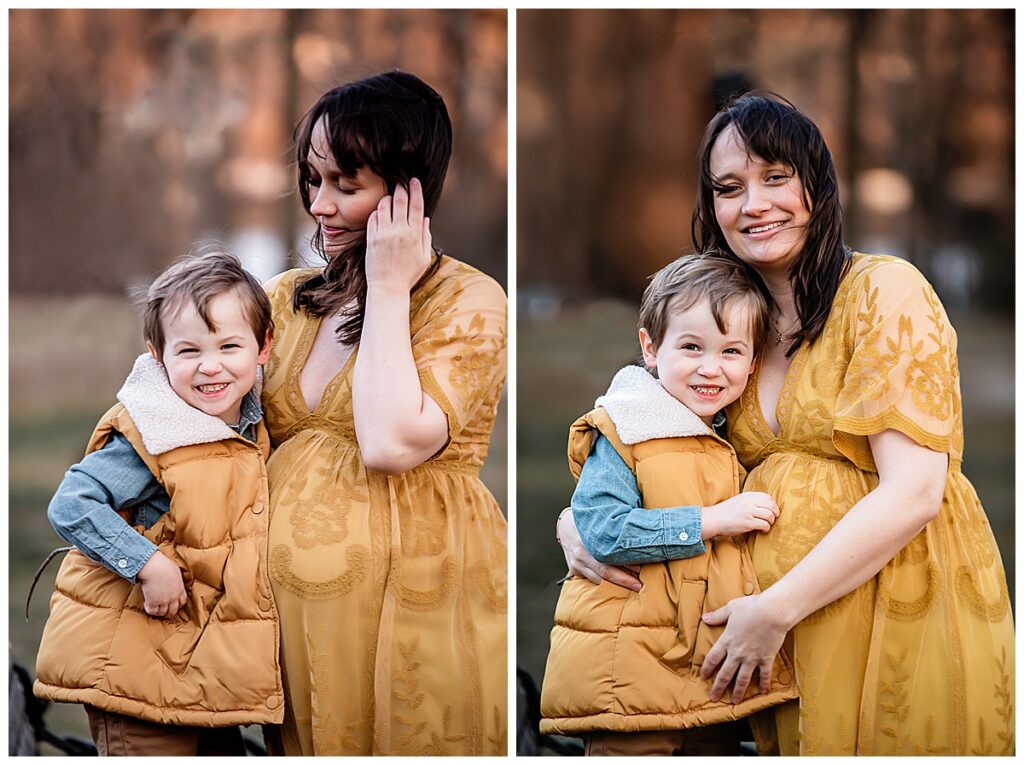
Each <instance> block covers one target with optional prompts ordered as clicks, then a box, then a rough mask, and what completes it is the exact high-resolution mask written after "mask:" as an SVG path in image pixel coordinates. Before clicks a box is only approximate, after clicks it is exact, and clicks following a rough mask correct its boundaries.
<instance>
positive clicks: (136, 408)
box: [117, 353, 259, 455]
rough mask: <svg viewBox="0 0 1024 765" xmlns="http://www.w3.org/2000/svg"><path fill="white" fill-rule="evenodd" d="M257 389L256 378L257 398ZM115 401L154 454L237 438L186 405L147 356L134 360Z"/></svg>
mask: <svg viewBox="0 0 1024 765" xmlns="http://www.w3.org/2000/svg"><path fill="white" fill-rule="evenodd" d="M258 388H259V379H258V376H257V388H256V392H257V395H258ZM117 400H118V401H120V402H121V403H122V404H124V408H125V409H127V410H128V414H129V415H130V416H131V418H132V422H134V423H135V427H137V428H138V429H139V433H141V434H142V443H143V444H145V446H146V450H147V451H148V452H149V453H150V454H153V455H158V454H164V453H165V452H169V451H171V449H177V448H178V447H179V446H192V445H194V444H209V443H213V442H214V441H223V440H225V439H228V438H233V437H234V436H235V435H237V434H236V433H235V431H233V430H232V429H231V428H230V427H229V426H228V425H227V424H226V423H225V422H224V421H223V420H221V419H219V418H217V417H213V416H212V415H209V414H206V413H205V412H201V411H199V410H198V409H196V408H195V407H193V406H189V405H188V404H186V403H185V401H183V400H182V399H181V397H179V396H178V394H177V393H175V392H174V390H173V389H172V388H171V384H170V382H169V381H168V380H167V372H166V371H164V365H163V364H161V363H160V362H159V361H157V360H156V359H154V358H153V357H152V356H151V355H150V354H148V353H143V354H142V355H141V356H139V357H138V358H137V359H135V366H134V367H132V371H131V374H129V375H128V379H126V380H125V381H124V385H122V386H121V390H119V391H118V392H117Z"/></svg>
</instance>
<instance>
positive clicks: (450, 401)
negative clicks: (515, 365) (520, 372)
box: [412, 267, 508, 442]
mask: <svg viewBox="0 0 1024 765" xmlns="http://www.w3.org/2000/svg"><path fill="white" fill-rule="evenodd" d="M448 281H449V282H450V283H448V284H445V285H444V286H442V288H441V289H440V290H439V292H442V293H443V294H441V295H439V296H436V297H437V299H436V302H435V300H434V298H431V300H430V302H431V303H434V305H432V306H429V307H427V308H426V309H425V310H428V311H429V312H430V313H429V317H428V318H427V320H426V321H424V322H423V324H422V326H417V325H416V324H414V326H413V337H412V341H413V344H412V352H413V356H414V357H415V359H416V367H417V369H418V370H419V376H420V384H421V385H422V386H423V391H424V392H425V393H426V394H427V395H429V396H430V397H431V398H433V399H434V400H435V401H436V402H437V404H438V405H439V406H440V407H441V409H442V410H443V411H444V413H445V416H446V417H447V418H448V438H449V442H450V441H451V440H452V439H454V438H455V437H456V436H457V435H458V434H459V433H460V432H461V431H462V429H463V428H465V427H466V425H467V424H468V423H469V422H471V421H472V419H473V416H474V414H475V413H476V412H477V411H478V410H479V409H480V407H481V405H482V404H485V403H493V404H496V403H497V398H498V396H499V395H500V393H501V386H502V384H503V382H504V380H505V346H506V343H507V340H508V331H507V327H506V315H505V310H506V298H505V293H504V291H503V290H502V289H501V286H500V285H498V283H497V282H495V281H494V280H493V279H491V278H489V277H487V276H485V275H483V274H481V273H479V272H477V271H475V270H472V269H468V267H467V268H466V270H465V271H460V272H459V273H456V274H455V275H454V276H453V277H451V278H450V279H449V280H448Z"/></svg>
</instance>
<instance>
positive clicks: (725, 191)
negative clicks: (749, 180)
mask: <svg viewBox="0 0 1024 765" xmlns="http://www.w3.org/2000/svg"><path fill="white" fill-rule="evenodd" d="M711 189H712V190H713V191H714V192H715V196H719V197H727V196H729V195H730V194H735V193H736V192H737V191H739V190H740V187H739V186H712V187H711Z"/></svg>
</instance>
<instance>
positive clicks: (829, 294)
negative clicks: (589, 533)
mask: <svg viewBox="0 0 1024 765" xmlns="http://www.w3.org/2000/svg"><path fill="white" fill-rule="evenodd" d="M700 163H701V167H700V181H699V189H698V195H697V207H696V210H695V212H694V217H693V241H694V245H695V247H696V248H697V249H698V250H705V249H707V248H712V247H717V248H721V249H723V250H727V251H729V252H731V253H733V254H734V255H735V256H736V257H737V258H739V259H740V260H741V261H743V262H744V263H746V264H747V265H748V266H750V267H751V268H752V269H753V270H754V271H756V272H757V274H758V275H759V276H760V277H761V279H762V281H763V282H764V285H765V287H766V289H767V292H768V293H769V294H770V296H771V299H772V302H773V306H774V308H773V324H774V328H775V329H774V331H773V332H772V336H773V341H769V343H768V345H767V347H766V350H765V351H764V352H763V354H762V357H761V358H760V360H759V362H758V364H757V367H756V369H755V371H754V374H753V376H752V377H751V381H750V383H749V385H748V387H747V389H746V391H745V392H744V394H743V396H742V397H741V398H740V400H739V401H738V402H736V403H735V404H733V405H732V406H731V407H730V408H729V411H728V415H729V439H730V441H731V443H732V444H733V446H734V447H735V449H736V452H737V455H738V456H739V458H740V460H741V462H743V464H744V465H745V467H746V468H747V469H748V470H749V471H750V473H749V476H748V478H747V482H746V484H745V486H744V488H745V490H748V491H764V492H767V493H769V494H771V495H772V496H773V497H774V498H775V500H776V501H777V503H778V505H779V507H780V509H781V513H780V515H779V518H778V521H777V522H776V523H775V525H774V526H773V527H772V528H771V530H770V531H769V532H767V533H765V534H759V535H751V540H750V541H751V555H752V558H753V561H754V565H755V568H756V569H757V573H758V579H759V583H760V585H761V588H762V593H761V594H759V595H752V596H749V597H745V598H739V599H736V600H733V601H731V602H730V603H729V604H728V605H726V606H725V607H724V608H722V609H719V610H718V611H716V612H713V613H711V614H707V615H705V619H706V620H707V621H708V622H709V623H712V624H722V625H725V631H724V633H723V635H722V637H721V638H720V639H719V640H718V642H717V643H716V644H715V646H714V647H713V648H712V650H711V651H710V652H709V654H708V657H707V660H706V661H705V663H704V665H703V667H702V669H701V674H702V676H704V677H711V676H712V675H715V673H716V672H717V675H716V676H715V682H714V684H713V686H712V690H711V696H712V698H720V697H721V696H722V695H723V694H724V693H726V690H727V686H728V685H729V684H730V683H732V684H733V692H732V695H733V697H734V698H736V699H738V698H740V697H741V696H742V695H743V693H744V692H745V690H746V688H747V686H748V684H749V683H750V682H751V678H752V675H753V673H754V670H755V669H757V670H759V680H760V681H761V682H764V680H766V679H767V678H768V676H769V672H768V670H769V669H770V667H771V664H772V662H773V660H774V657H775V655H776V654H777V653H778V651H779V648H780V647H781V646H782V645H783V643H784V642H785V644H786V646H787V648H788V649H789V651H790V656H792V657H793V658H794V662H795V665H796V670H797V681H798V685H799V688H800V699H799V701H793V702H789V703H787V704H784V705H781V706H779V707H776V708H775V709H774V710H770V711H768V712H765V713H762V714H759V715H756V716H755V717H753V718H752V719H751V724H752V727H753V729H754V732H755V736H756V738H757V740H758V746H759V749H760V750H761V751H762V752H763V753H780V754H783V755H796V754H841V755H853V754H868V755H874V754H879V755H881V754H1000V753H1010V752H1012V751H1013V719H1014V718H1013V687H1014V685H1013V683H1014V657H1013V621H1012V614H1011V613H1010V608H1009V597H1008V594H1007V590H1006V577H1005V573H1004V571H1003V568H1002V565H1001V563H1000V558H999V551H998V549H997V548H996V544H995V540H994V538H993V536H992V532H991V530H990V528H989V525H988V521H987V519H986V518H985V514H984V511H983V510H982V508H981V505H980V503H979V501H978V498H977V496H976V494H975V492H974V489H973V487H972V486H971V485H970V483H969V482H968V481H967V479H966V478H965V477H964V476H963V474H962V473H961V472H960V462H961V457H962V453H963V445H962V442H963V430H962V420H961V404H960V392H959V374H958V370H957V365H956V335H955V333H954V331H953V329H952V327H950V325H949V322H948V319H947V318H946V314H945V312H944V311H943V309H942V306H941V304H940V303H939V300H938V298H937V297H936V296H935V293H934V291H933V290H932V288H931V286H930V285H929V284H928V283H927V282H926V281H925V280H924V278H923V277H922V276H921V275H920V273H918V272H917V271H916V270H915V269H914V268H913V267H912V266H910V265H909V264H907V263H905V262H903V261H900V260H898V259H895V258H888V257H882V256H872V255H860V254H854V253H850V252H849V251H847V250H846V249H845V247H844V246H843V242H842V211H841V209H840V207H839V197H838V184H837V182H836V175H835V169H834V167H833V164H832V159H831V155H830V153H829V151H828V148H827V147H826V146H825V143H824V140H823V139H822V137H821V134H820V132H819V131H818V129H817V128H816V127H815V125H814V124H813V123H812V122H811V121H810V120H809V119H808V118H807V117H805V116H804V115H803V114H801V113H800V112H799V111H797V110H796V109H795V108H793V107H792V105H790V104H789V103H788V102H782V101H780V100H776V99H775V98H768V97H762V96H745V97H743V98H740V99H738V100H737V101H735V102H734V103H733V104H732V105H730V106H728V107H726V108H725V109H723V110H722V111H721V112H719V113H718V114H717V115H716V116H715V117H714V119H712V121H711V123H710V124H709V125H708V128H707V131H706V133H705V137H704V141H703V144H702V146H701V150H700ZM558 535H559V538H560V539H561V540H562V543H563V547H564V548H565V550H566V557H567V560H569V562H570V568H571V569H572V571H573V572H574V573H578V574H582V575H585V576H587V577H588V578H591V579H593V578H596V577H598V575H599V574H603V575H604V576H605V578H608V579H610V580H612V581H616V582H618V583H621V584H624V585H632V586H634V587H635V583H633V582H631V581H630V579H631V577H629V575H628V572H626V571H623V570H616V569H614V568H611V569H609V568H607V567H602V566H600V564H597V563H596V561H594V560H593V559H592V558H590V557H589V555H587V554H586V551H585V550H584V549H583V548H582V547H581V545H580V544H579V536H578V534H576V532H575V528H574V527H573V525H572V518H571V513H566V514H564V515H563V516H562V517H561V518H560V521H559V526H558Z"/></svg>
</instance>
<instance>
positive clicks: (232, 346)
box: [221, 343, 241, 348]
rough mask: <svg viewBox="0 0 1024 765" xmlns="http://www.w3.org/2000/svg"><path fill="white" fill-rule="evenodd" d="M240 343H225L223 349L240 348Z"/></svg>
mask: <svg viewBox="0 0 1024 765" xmlns="http://www.w3.org/2000/svg"><path fill="white" fill-rule="evenodd" d="M240 347H241V346H239V344H238V343H224V345H222V346H221V348H240Z"/></svg>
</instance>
